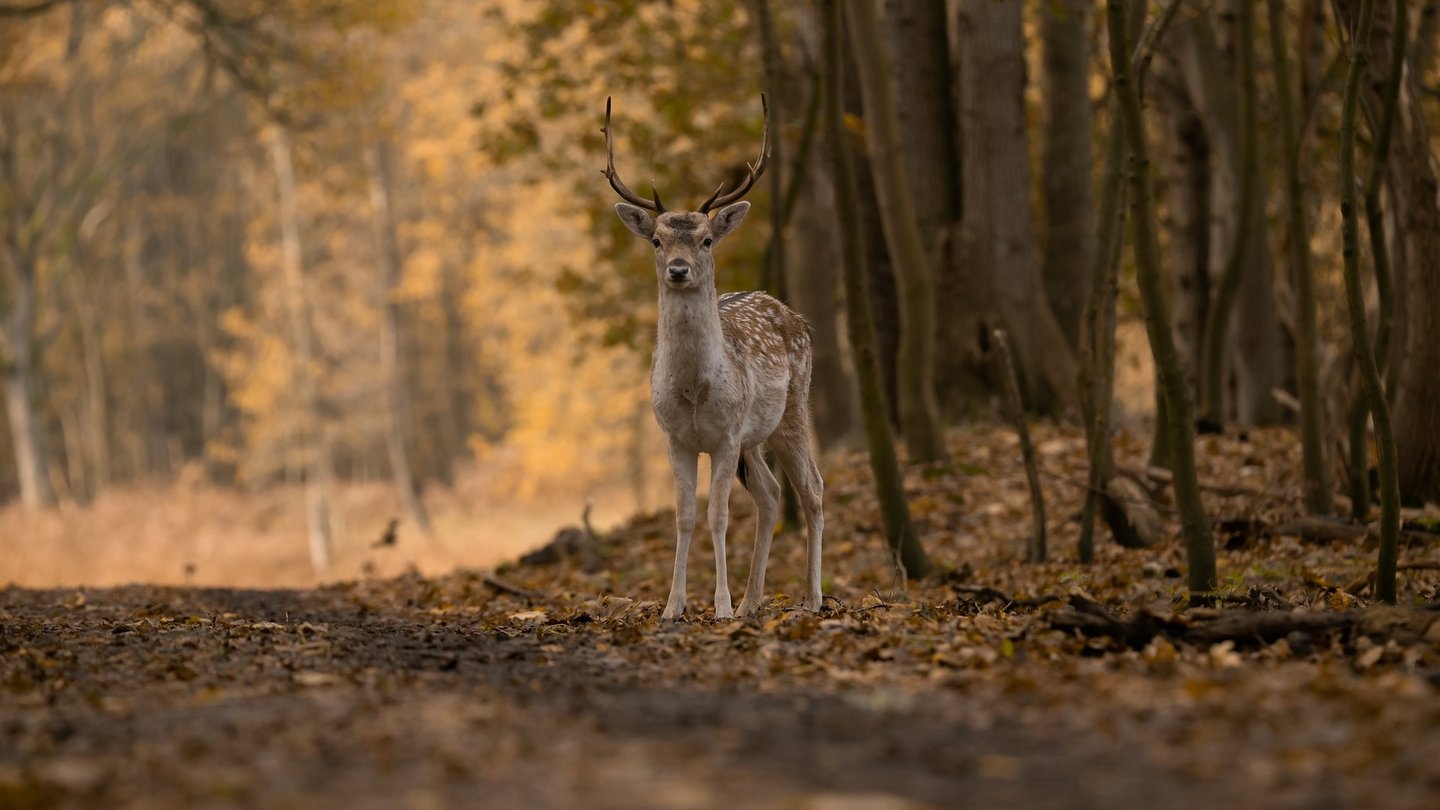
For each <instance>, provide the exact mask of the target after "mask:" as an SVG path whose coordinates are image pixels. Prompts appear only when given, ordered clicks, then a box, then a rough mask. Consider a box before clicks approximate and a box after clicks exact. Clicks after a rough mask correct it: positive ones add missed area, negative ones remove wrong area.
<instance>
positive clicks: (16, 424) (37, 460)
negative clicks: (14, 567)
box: [0, 229, 55, 509]
mask: <svg viewBox="0 0 1440 810" xmlns="http://www.w3.org/2000/svg"><path fill="white" fill-rule="evenodd" d="M10 238H11V239H18V238H20V237H19V233H18V229H17V230H16V232H12V233H11V235H10ZM7 253H8V258H9V261H8V262H7V263H8V264H9V271H10V277H11V278H10V281H11V284H12V287H11V301H10V312H9V313H8V314H9V323H8V324H6V325H5V326H6V327H7V328H6V329H5V331H6V334H5V335H4V338H5V341H4V344H0V345H4V346H5V348H7V349H8V352H7V353H8V355H9V356H8V357H0V363H3V367H0V371H3V376H4V379H5V415H6V417H7V418H8V419H9V422H10V443H11V445H12V450H13V452H14V454H15V474H16V478H17V480H18V481H19V483H20V504H21V505H22V506H24V507H25V508H27V509H42V508H44V507H47V506H52V505H53V504H54V503H55V490H54V489H53V488H52V487H51V484H50V470H49V464H48V463H47V458H46V455H45V442H44V438H43V435H42V433H41V426H40V420H39V418H38V416H37V414H36V412H35V390H34V389H35V365H34V357H33V353H34V343H35V269H34V262H33V260H32V259H31V257H30V256H29V255H28V253H27V252H26V251H24V250H21V249H19V248H18V246H16V245H13V244H12V245H10V246H9V249H8V251H7Z"/></svg>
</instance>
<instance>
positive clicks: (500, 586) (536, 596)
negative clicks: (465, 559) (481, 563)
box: [480, 574, 545, 601]
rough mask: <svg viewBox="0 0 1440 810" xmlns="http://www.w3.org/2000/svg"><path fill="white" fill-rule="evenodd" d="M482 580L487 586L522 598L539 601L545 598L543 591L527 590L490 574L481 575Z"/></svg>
mask: <svg viewBox="0 0 1440 810" xmlns="http://www.w3.org/2000/svg"><path fill="white" fill-rule="evenodd" d="M480 581H481V582H483V583H485V584H486V585H487V586H489V587H491V588H494V589H495V590H497V591H499V592H500V593H508V594H510V595H511V596H518V597H520V598H522V599H530V600H532V601H538V600H540V599H544V598H545V594H543V593H538V592H536V591H527V590H525V589H524V588H520V587H517V586H515V585H511V584H510V583H508V582H502V581H500V580H498V579H496V578H495V577H493V576H490V575H489V574H485V575H484V576H482V577H480Z"/></svg>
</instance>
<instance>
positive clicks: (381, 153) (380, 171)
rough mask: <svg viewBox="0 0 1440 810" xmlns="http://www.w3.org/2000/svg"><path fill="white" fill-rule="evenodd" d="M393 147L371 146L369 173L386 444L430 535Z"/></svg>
mask: <svg viewBox="0 0 1440 810" xmlns="http://www.w3.org/2000/svg"><path fill="white" fill-rule="evenodd" d="M391 151H392V147H391V145H390V144H389V143H388V142H386V141H383V140H379V141H376V142H374V143H371V144H369V145H368V146H366V148H365V171H366V174H367V175H368V180H369V184H370V206H371V208H372V209H374V210H373V211H372V212H371V215H372V218H373V223H374V228H375V242H376V248H377V254H376V257H375V258H376V261H375V285H376V293H377V295H378V296H379V306H380V375H381V379H382V380H383V381H384V382H383V383H382V384H383V385H384V386H385V395H386V404H387V405H388V406H389V407H388V410H389V414H388V417H389V425H388V426H387V428H386V430H385V446H386V450H387V451H388V453H389V456H390V476H391V480H392V481H393V482H394V484H395V489H396V494H397V495H398V496H399V498H400V505H401V507H402V508H403V509H404V510H405V511H406V512H407V513H408V514H409V515H410V519H411V520H413V521H415V525H416V526H417V527H419V529H420V530H421V531H424V532H429V531H430V516H429V515H428V514H426V512H425V504H424V501H422V500H421V497H420V487H419V485H418V484H417V483H416V481H415V477H414V473H413V471H412V469H411V466H410V450H409V441H408V439H407V437H406V435H405V433H406V426H407V425H409V424H410V403H409V397H407V396H406V385H407V375H406V374H405V372H404V369H402V368H401V365H400V364H401V360H400V306H399V304H397V303H396V302H395V285H396V283H397V282H398V280H399V278H400V269H401V266H402V265H403V263H404V261H403V259H402V257H401V255H400V238H399V234H398V233H397V232H396V227H395V209H394V206H393V205H392V204H391V199H392V196H393V195H392V194H391V191H390V190H391V188H392V187H393V184H394V176H393V172H394V169H393V167H392V166H391V163H392V160H393V158H392V157H391Z"/></svg>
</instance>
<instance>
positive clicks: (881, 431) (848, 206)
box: [820, 0, 933, 577]
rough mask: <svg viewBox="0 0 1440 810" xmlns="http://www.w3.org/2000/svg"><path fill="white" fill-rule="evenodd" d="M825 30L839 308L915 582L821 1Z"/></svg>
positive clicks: (912, 543) (829, 31)
mask: <svg viewBox="0 0 1440 810" xmlns="http://www.w3.org/2000/svg"><path fill="white" fill-rule="evenodd" d="M820 9H821V18H822V19H821V24H822V27H823V29H824V37H823V41H824V45H823V47H824V52H825V58H824V60H823V64H824V68H823V71H824V85H825V94H826V95H825V107H824V110H825V112H824V122H825V141H826V145H827V147H828V151H829V154H830V164H831V172H832V174H833V175H834V178H835V202H836V206H835V209H836V214H837V215H838V219H839V230H840V235H841V258H842V261H843V265H844V274H845V309H846V314H847V325H848V326H849V331H850V346H851V350H852V352H853V353H854V357H855V371H856V374H855V376H856V379H857V382H858V383H859V386H860V405H861V410H862V413H863V416H864V420H865V439H866V444H867V445H868V446H869V450H870V453H869V455H870V470H871V472H872V473H873V474H874V476H875V490H876V495H877V497H878V499H879V501H880V511H881V515H882V518H883V521H884V524H885V538H886V541H887V542H888V543H889V546H890V551H891V553H892V554H893V555H894V557H895V560H896V562H897V564H899V565H901V566H903V567H904V570H905V573H906V575H907V576H908V577H922V576H925V575H926V574H928V573H929V572H930V571H931V569H932V567H933V566H932V564H931V563H930V559H929V557H927V556H926V554H925V549H924V548H923V547H922V546H921V545H920V541H919V538H918V537H916V535H915V526H914V524H913V523H912V522H911V520H910V507H909V505H908V504H907V503H906V502H905V489H904V479H903V477H902V476H901V472H900V464H899V460H898V459H897V458H896V455H895V445H894V441H893V439H892V438H891V435H890V420H889V418H888V409H887V407H886V404H885V391H884V389H883V387H882V385H881V379H880V362H879V358H878V356H877V354H876V351H875V324H874V320H873V318H872V316H871V313H870V307H869V302H868V300H867V299H868V297H869V294H868V289H867V286H868V285H867V276H866V273H865V267H864V265H863V262H864V260H865V259H864V257H865V245H864V240H865V232H864V231H863V230H861V228H860V199H859V197H860V195H859V190H858V188H857V185H856V182H855V175H854V172H853V170H852V169H851V166H850V154H849V150H850V146H849V142H848V140H847V136H846V131H845V121H844V89H843V85H842V84H841V82H842V81H843V78H844V68H843V65H844V60H843V48H844V45H843V43H844V39H845V36H844V19H845V15H844V12H843V10H842V8H841V6H840V4H839V2H838V0H822V2H821V5H820Z"/></svg>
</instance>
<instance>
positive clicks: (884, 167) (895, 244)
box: [846, 0, 947, 464]
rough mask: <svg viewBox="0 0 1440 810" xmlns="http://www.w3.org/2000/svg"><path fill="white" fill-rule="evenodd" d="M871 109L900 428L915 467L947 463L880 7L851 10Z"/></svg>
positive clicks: (869, 130)
mask: <svg viewBox="0 0 1440 810" xmlns="http://www.w3.org/2000/svg"><path fill="white" fill-rule="evenodd" d="M846 8H847V9H848V11H849V19H850V29H849V30H850V38H851V41H852V42H853V43H854V46H855V59H856V65H857V66H858V67H859V73H860V89H861V95H862V97H863V99H864V104H865V131H866V148H867V151H868V152H869V155H870V165H871V167H872V170H873V171H874V172H875V190H876V194H877V196H878V198H879V203H880V217H881V222H882V223H883V224H884V227H885V239H886V243H887V245H888V246H889V248H890V256H891V259H892V265H891V266H892V267H893V268H894V269H895V281H896V285H897V287H898V288H899V298H900V349H899V354H898V356H897V358H896V363H897V381H896V382H897V387H898V388H899V398H900V429H901V432H902V434H903V435H904V437H905V446H906V448H907V449H908V450H909V452H910V460H911V461H912V462H916V463H922V464H924V463H930V462H935V461H940V460H942V459H944V458H945V457H946V455H947V454H946V451H945V435H944V432H943V431H942V429H941V426H940V416H939V407H938V405H937V404H936V401H935V376H934V375H935V295H934V281H933V279H932V267H933V265H932V261H931V258H930V257H929V256H927V255H926V251H925V245H924V240H923V239H922V237H921V235H920V226H919V221H918V220H917V219H916V217H915V205H914V200H913V199H912V198H911V196H910V189H909V182H908V179H907V177H906V169H905V164H904V159H903V155H902V152H901V140H900V129H899V120H898V117H897V114H896V111H895V96H894V91H893V88H892V87H891V84H890V81H891V76H892V72H893V68H892V62H891V58H890V54H889V52H888V51H887V49H886V46H885V42H884V40H883V39H882V38H881V28H880V26H881V21H880V9H879V6H878V0H855V2H851V3H847V5H846Z"/></svg>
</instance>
